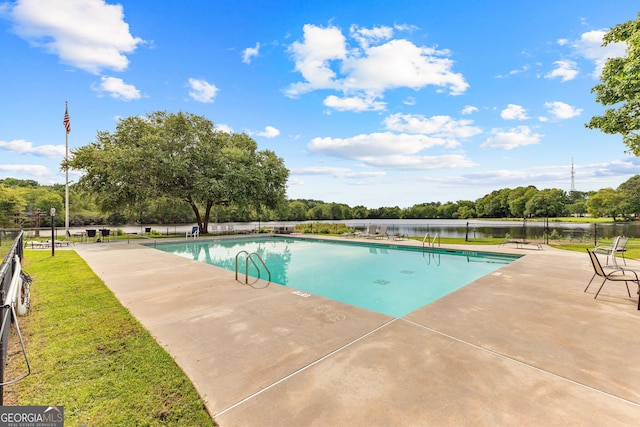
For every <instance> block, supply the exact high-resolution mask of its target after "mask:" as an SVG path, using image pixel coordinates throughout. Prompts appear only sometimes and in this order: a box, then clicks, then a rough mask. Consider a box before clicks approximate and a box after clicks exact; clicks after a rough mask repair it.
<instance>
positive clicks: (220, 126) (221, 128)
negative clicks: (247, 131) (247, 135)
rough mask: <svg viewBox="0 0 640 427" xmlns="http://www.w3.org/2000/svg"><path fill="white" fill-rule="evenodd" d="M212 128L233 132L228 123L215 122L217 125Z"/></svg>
mask: <svg viewBox="0 0 640 427" xmlns="http://www.w3.org/2000/svg"><path fill="white" fill-rule="evenodd" d="M214 128H215V130H217V131H220V132H224V133H233V129H232V128H231V126H229V125H225V124H217V125H215V127H214Z"/></svg>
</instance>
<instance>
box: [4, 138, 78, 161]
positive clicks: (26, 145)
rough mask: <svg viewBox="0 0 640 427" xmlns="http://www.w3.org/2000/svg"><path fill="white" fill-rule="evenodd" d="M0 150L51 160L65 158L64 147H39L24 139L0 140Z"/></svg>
mask: <svg viewBox="0 0 640 427" xmlns="http://www.w3.org/2000/svg"><path fill="white" fill-rule="evenodd" d="M0 149H3V150H7V151H11V152H13V153H20V154H33V155H34V156H39V157H48V158H51V159H56V158H64V156H65V151H66V149H65V146H64V145H38V146H34V145H33V143H31V142H29V141H25V140H24V139H14V140H13V141H2V140H0Z"/></svg>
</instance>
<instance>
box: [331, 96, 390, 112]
mask: <svg viewBox="0 0 640 427" xmlns="http://www.w3.org/2000/svg"><path fill="white" fill-rule="evenodd" d="M323 104H324V105H325V106H327V107H329V108H333V109H334V110H338V111H382V110H384V109H385V108H386V105H387V104H386V103H384V102H379V101H375V98H372V97H369V98H361V97H358V96H351V97H344V98H340V97H337V96H335V95H329V96H327V97H326V98H325V100H324V101H323Z"/></svg>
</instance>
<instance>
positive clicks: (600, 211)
mask: <svg viewBox="0 0 640 427" xmlns="http://www.w3.org/2000/svg"><path fill="white" fill-rule="evenodd" d="M64 191H65V189H64V185H61V184H55V185H40V184H39V183H38V182H37V181H33V180H20V179H15V178H6V179H0V226H1V227H3V228H13V227H17V228H20V227H25V228H29V227H37V226H42V227H48V226H50V224H51V222H50V220H51V218H50V216H49V210H50V208H52V207H54V208H56V211H57V215H56V217H55V221H56V224H57V225H58V226H62V225H64ZM138 208H139V210H138V211H132V210H129V211H128V212H125V211H120V210H118V209H116V210H109V209H105V206H104V205H101V204H100V203H99V201H98V200H96V197H95V196H92V195H91V194H90V193H88V192H86V191H84V190H82V189H81V188H80V187H79V186H77V185H71V186H70V187H69V223H70V225H71V226H85V225H101V224H109V225H123V224H188V223H194V222H196V218H195V215H194V212H193V210H192V209H191V206H190V205H189V204H188V203H186V202H184V201H182V200H180V199H176V198H173V199H172V198H169V197H159V198H157V199H152V200H147V201H146V202H145V203H142V204H139V205H138ZM638 214H640V175H635V176H633V177H632V178H630V179H629V180H627V181H626V182H624V183H622V184H621V185H620V186H619V187H618V188H616V189H613V188H604V189H602V190H599V191H589V192H581V191H572V192H566V191H563V190H560V189H557V188H552V189H543V190H538V189H537V188H536V187H534V186H527V187H516V188H503V189H500V190H495V191H492V192H491V193H489V194H486V195H484V196H483V197H481V198H479V199H477V200H475V201H472V200H458V201H456V202H446V203H441V202H424V203H418V204H415V205H413V206H411V207H407V208H400V207H398V206H391V207H388V206H386V207H378V208H367V207H365V206H349V205H348V204H344V203H332V202H325V201H322V200H313V199H293V200H287V201H286V202H285V203H281V204H280V205H278V206H276V207H275V208H264V207H263V208H262V209H258V208H257V207H255V206H254V207H251V206H248V205H239V204H238V205H218V206H215V207H214V208H212V210H211V220H212V222H248V221H307V220H345V219H363V220H364V219H472V218H536V217H538V218H539V217H564V216H570V215H571V216H585V215H589V216H592V217H610V218H614V220H618V219H633V218H636V217H637V216H638Z"/></svg>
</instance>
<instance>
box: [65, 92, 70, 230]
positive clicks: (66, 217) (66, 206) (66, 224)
mask: <svg viewBox="0 0 640 427" xmlns="http://www.w3.org/2000/svg"><path fill="white" fill-rule="evenodd" d="M68 108H69V106H68V104H67V101H65V102H64V111H65V117H66V119H67V120H68V117H69V116H68V115H67V113H68V111H69V109H68ZM69 129H70V127H68V128H67V127H66V125H65V132H64V146H65V151H64V160H65V164H67V162H68V161H69ZM64 172H65V185H64V230H65V239H67V238H69V166H67V167H65V168H64Z"/></svg>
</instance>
